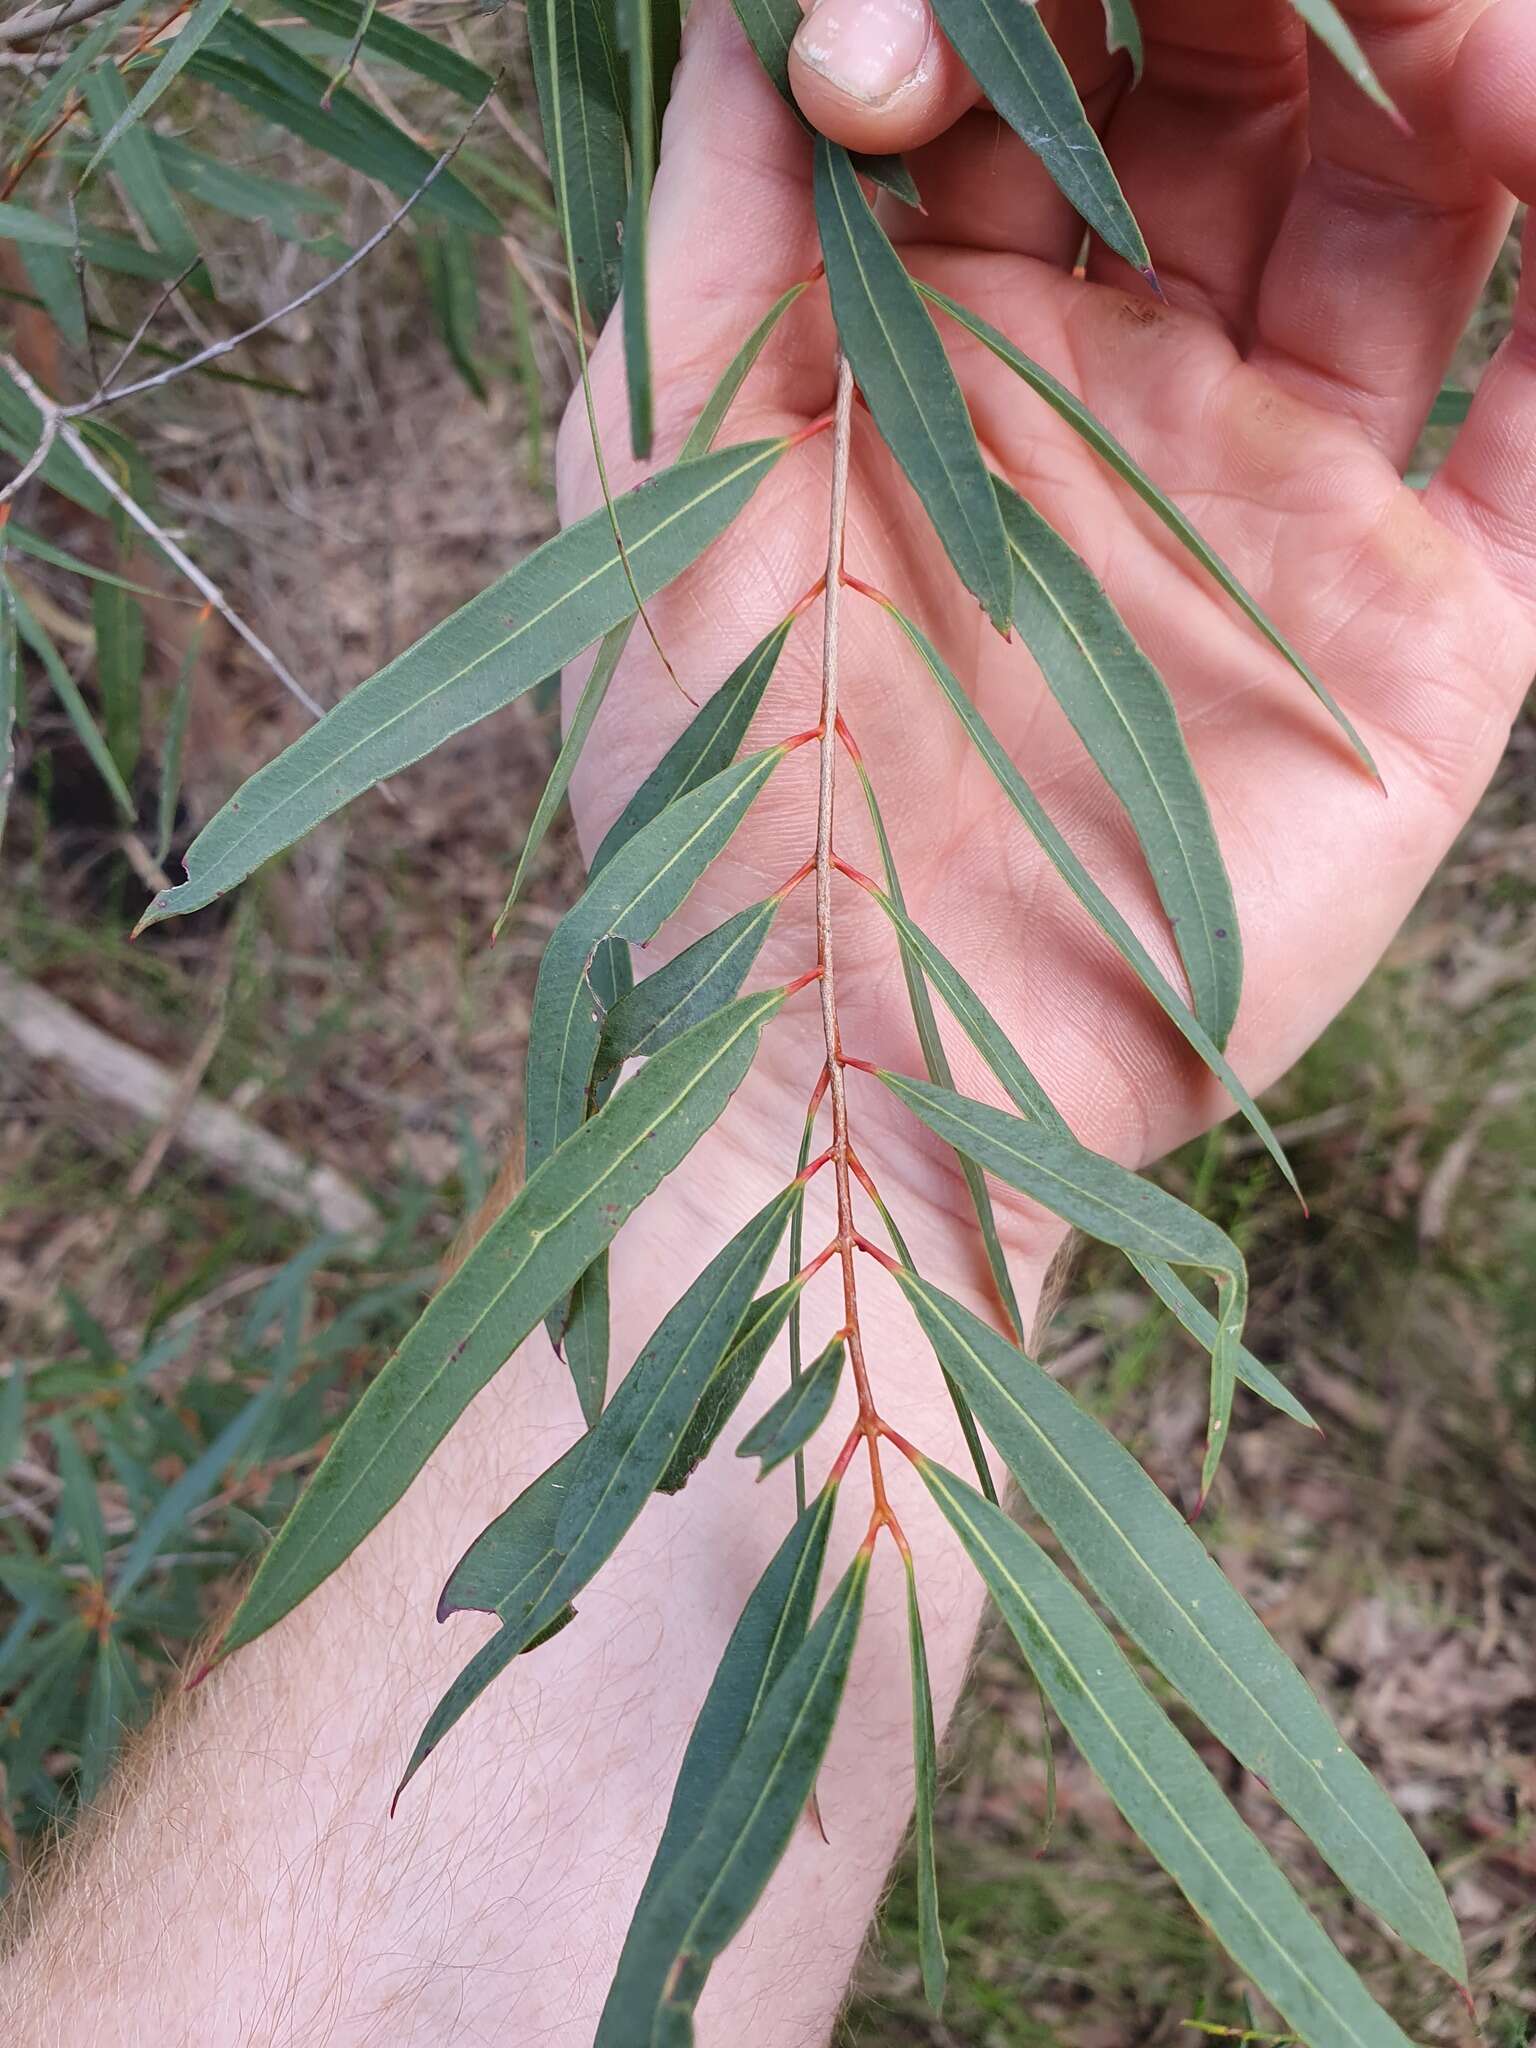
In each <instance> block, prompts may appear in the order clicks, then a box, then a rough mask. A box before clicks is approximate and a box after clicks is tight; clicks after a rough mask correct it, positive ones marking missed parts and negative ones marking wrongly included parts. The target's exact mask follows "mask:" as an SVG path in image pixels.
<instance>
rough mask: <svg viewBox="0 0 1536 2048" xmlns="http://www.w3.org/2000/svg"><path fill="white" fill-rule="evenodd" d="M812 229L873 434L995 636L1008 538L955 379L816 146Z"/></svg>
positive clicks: (869, 226) (914, 297)
mask: <svg viewBox="0 0 1536 2048" xmlns="http://www.w3.org/2000/svg"><path fill="white" fill-rule="evenodd" d="M815 189H816V224H817V228H818V230H819V232H820V235H821V251H822V255H823V256H824V257H825V259H826V265H827V289H828V291H829V292H830V293H831V297H832V314H833V318H834V319H835V320H836V322H837V332H838V338H839V340H840V341H841V342H842V345H843V348H844V350H845V351H846V353H847V356H848V360H849V362H850V363H851V364H852V366H853V374H854V376H855V377H856V378H857V379H858V382H859V389H860V390H861V391H862V392H863V394H864V398H865V401H866V402H867V404H868V406H869V410H870V413H871V414H872V416H873V418H874V422H875V425H876V426H877V427H878V428H879V429H880V433H881V436H882V438H883V439H884V441H885V443H886V445H887V446H888V447H889V449H890V451H891V453H892V454H893V455H894V456H895V457H896V460H897V461H898V462H899V463H900V464H901V467H902V468H903V469H904V470H905V471H906V474H907V477H908V479H909V481H910V482H911V484H912V488H913V489H914V490H915V491H916V492H917V495H918V497H919V498H920V499H921V500H922V503H923V507H924V510H925V511H926V512H927V514H928V517H929V518H930V519H931V520H932V521H933V525H934V530H935V532H936V533H937V534H938V536H939V539H940V540H941V541H942V542H943V544H944V549H945V552H946V553H947V554H948V556H949V558H950V560H951V561H952V562H953V563H954V565H955V570H956V573H957V574H958V575H959V577H960V579H961V581H962V582H963V583H964V584H965V585H966V587H967V589H969V590H971V591H972V592H974V594H975V595H976V597H977V598H978V599H979V600H980V602H981V605H982V608H983V610H985V611H986V613H987V614H988V616H989V617H990V618H991V620H992V622H993V624H994V625H995V626H996V627H997V629H998V631H999V632H1006V631H1007V629H1008V619H1009V614H1010V612H1011V611H1012V607H1013V566H1012V561H1011V558H1010V556H1009V552H1008V537H1007V535H1006V534H1005V533H1004V531H1003V522H1002V517H1001V515H1000V514H999V512H998V509H997V499H996V497H995V496H994V495H993V491H992V480H991V478H990V476H989V475H988V473H987V469H986V465H985V464H984V463H983V461H982V459H981V450H980V448H979V447H978V446H977V443H976V433H975V429H974V428H973V427H972V425H971V416H970V413H969V412H968V411H967V410H966V404H965V400H964V398H963V397H962V396H961V393H960V387H959V385H958V384H957V383H956V382H955V374H954V371H953V370H952V369H951V368H950V366H949V358H948V356H947V355H946V354H945V353H944V344H943V343H942V342H941V341H940V339H939V337H938V333H937V330H936V329H935V327H934V325H933V322H932V320H931V319H930V318H929V316H928V313H927V311H926V309H925V308H924V306H923V303H922V300H921V299H920V298H919V296H918V292H917V288H916V286H915V285H914V284H913V282H912V280H911V278H910V277H909V276H908V275H907V270H906V266H905V264H904V263H903V262H902V260H901V258H900V257H899V256H898V255H897V253H896V251H895V250H894V249H893V248H892V247H891V244H890V242H889V241H888V240H887V239H886V234H885V230H884V229H883V228H882V227H881V225H880V223H879V222H878V221H877V220H876V219H875V216H874V213H873V211H872V210H871V208H870V205H869V202H868V200H867V199H866V198H865V197H864V194H863V192H862V191H861V190H860V188H859V179H858V173H857V172H856V171H855V170H854V167H853V165H852V163H851V162H850V161H849V158H848V152H847V151H846V150H844V149H839V148H838V147H837V146H836V145H835V144H834V143H830V142H828V141H827V140H826V139H825V138H824V137H821V136H818V137H817V140H816V176H815Z"/></svg>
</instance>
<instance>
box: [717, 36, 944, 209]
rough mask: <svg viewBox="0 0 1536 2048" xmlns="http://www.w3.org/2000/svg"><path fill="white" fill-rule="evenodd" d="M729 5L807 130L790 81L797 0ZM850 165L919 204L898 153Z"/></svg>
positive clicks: (781, 94)
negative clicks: (790, 54) (790, 60)
mask: <svg viewBox="0 0 1536 2048" xmlns="http://www.w3.org/2000/svg"><path fill="white" fill-rule="evenodd" d="M732 5H733V6H734V7H735V9H736V19H737V20H738V21H739V22H740V23H741V25H742V28H743V29H744V30H745V32H746V37H747V41H748V42H749V43H750V44H751V45H752V48H753V51H754V52H755V53H756V56H757V61H758V62H759V63H760V64H761V65H762V67H763V69H764V71H765V72H766V73H767V74H768V76H769V78H770V79H771V80H772V81H773V83H774V85H775V86H776V87H777V88H778V92H779V97H780V98H781V99H782V100H783V101H784V104H785V105H786V106H787V107H788V108H789V110H790V111H791V113H793V114H794V116H795V118H796V119H797V120H798V121H799V122H800V124H801V126H802V127H805V128H806V129H807V130H809V123H808V122H807V121H806V119H805V116H804V115H803V114H802V113H801V112H800V103H799V101H798V100H797V99H796V98H795V95H794V90H793V88H792V87H791V85H790V82H789V46H790V44H791V43H792V42H793V41H794V39H795V31H796V30H797V29H798V28H799V26H800V24H801V22H802V21H803V20H804V19H805V14H804V11H803V10H802V8H801V6H800V0H732ZM853 165H854V169H855V170H856V171H857V172H858V174H859V176H860V177H861V178H869V179H872V180H873V182H874V183H875V184H877V185H879V186H880V187H881V188H882V189H883V190H885V191H887V192H890V193H893V194H894V195H895V197H896V198H898V199H900V200H901V201H902V202H903V203H904V204H905V205H907V206H917V205H918V204H920V201H919V198H918V191H917V187H916V185H914V184H913V182H912V176H911V173H910V172H909V171H908V169H907V167H906V165H905V164H904V163H903V162H902V160H901V158H900V157H899V156H863V155H858V154H856V155H855V156H854V159H853Z"/></svg>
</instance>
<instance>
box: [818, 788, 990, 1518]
mask: <svg viewBox="0 0 1536 2048" xmlns="http://www.w3.org/2000/svg"><path fill="white" fill-rule="evenodd" d="M855 767H856V769H857V772H858V777H859V782H860V784H861V786H862V788H863V791H864V802H865V805H866V807H867V808H868V811H869V821H870V823H871V824H872V825H873V826H874V828H875V838H876V841H877V842H878V844H879V847H880V860H881V864H882V866H883V867H884V869H885V886H886V889H887V890H888V891H889V894H887V895H882V896H881V897H880V899H879V900H880V902H881V904H882V905H883V906H884V907H885V909H886V910H887V911H888V913H889V914H890V915H891V916H892V917H893V918H894V920H895V921H896V925H897V933H898V936H900V932H901V928H902V926H903V925H904V924H906V922H907V917H906V907H905V898H904V897H903V895H902V889H901V877H900V876H899V875H898V874H897V872H896V855H895V852H894V850H893V849H892V846H891V840H890V834H889V833H888V832H887V831H886V829H885V819H884V816H883V815H882V813H881V810H880V805H879V803H878V801H877V800H876V797H875V786H874V784H873V783H872V782H871V781H870V778H869V771H868V769H867V768H866V767H865V766H864V762H863V760H862V758H860V759H859V760H858V761H857V762H856V763H855ZM913 929H914V930H915V927H913ZM901 972H902V978H903V980H904V981H905V982H906V985H907V1001H908V1003H909V1005H910V1006H911V1010H912V1022H913V1025H914V1026H915V1028H916V1031H917V1040H918V1045H919V1046H920V1048H921V1050H922V1055H923V1065H924V1066H925V1067H926V1068H927V1070H928V1078H929V1080H930V1081H937V1082H938V1084H939V1086H940V1087H941V1088H952V1087H953V1086H954V1079H955V1077H954V1075H953V1073H952V1072H951V1070H950V1064H949V1055H948V1054H947V1053H946V1052H945V1050H944V1040H943V1038H942V1037H941V1035H940V1033H939V1025H938V1019H937V1018H936V1017H935V1016H934V1014H933V999H932V997H931V996H930V995H929V993H928V982H927V980H926V978H925V972H926V969H925V963H924V961H923V959H922V957H921V955H920V954H919V953H917V952H915V951H914V949H913V948H912V947H911V946H910V945H908V944H905V943H904V944H903V945H902V948H901ZM998 1035H999V1036H1000V1037H1001V1035H1002V1034H1001V1032H999V1034H998ZM1020 1065H1021V1066H1022V1065H1023V1062H1022V1061H1020ZM960 1171H961V1174H962V1176H963V1177H964V1180H965V1187H966V1192H967V1194H968V1195H969V1196H970V1198H971V1207H972V1208H973V1209H974V1210H975V1211H976V1224H977V1228H978V1229H979V1230H980V1232H981V1243H982V1249H983V1250H984V1251H985V1253H986V1256H987V1266H988V1269H989V1270H990V1272H991V1274H992V1284H993V1285H994V1287H996V1289H997V1297H998V1301H999V1303H1000V1304H1001V1306H1002V1310H1003V1313H1004V1315H1005V1316H1007V1318H1008V1322H1009V1325H1010V1327H1011V1328H1013V1329H1014V1330H1017V1331H1019V1332H1020V1333H1021V1334H1022V1332H1023V1329H1024V1312H1023V1310H1022V1309H1021V1308H1020V1307H1019V1298H1018V1296H1017V1294H1016V1293H1015V1292H1014V1287H1013V1275H1012V1274H1011V1273H1010V1272H1009V1271H1008V1259H1007V1255H1006V1254H1005V1253H1004V1251H1003V1240H1002V1236H1001V1234H1000V1232H999V1231H998V1227H997V1216H996V1214H995V1212H994V1210H993V1207H992V1197H991V1195H990V1194H988V1192H987V1182H986V1176H985V1175H984V1174H983V1173H982V1170H981V1168H980V1167H979V1166H978V1165H977V1164H976V1162H975V1161H974V1160H972V1159H962V1160H961V1161H960ZM951 1393H952V1395H954V1396H955V1398H956V1400H957V1404H958V1407H959V1412H960V1421H961V1424H962V1426H963V1427H966V1433H967V1440H968V1441H971V1451H972V1457H973V1459H974V1460H975V1464H976V1475H977V1477H978V1478H979V1479H980V1481H981V1490H982V1492H983V1493H985V1494H986V1496H987V1498H988V1499H989V1500H990V1499H991V1498H992V1492H991V1487H992V1474H991V1472H990V1471H989V1470H988V1468H987V1461H986V1458H985V1456H984V1455H983V1454H981V1453H980V1452H979V1449H978V1447H977V1446H976V1444H975V1443H974V1441H973V1438H974V1430H975V1425H974V1423H969V1420H968V1416H967V1414H966V1411H965V1406H964V1402H965V1397H964V1395H962V1394H960V1392H959V1389H958V1388H953V1387H952V1388H951Z"/></svg>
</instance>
